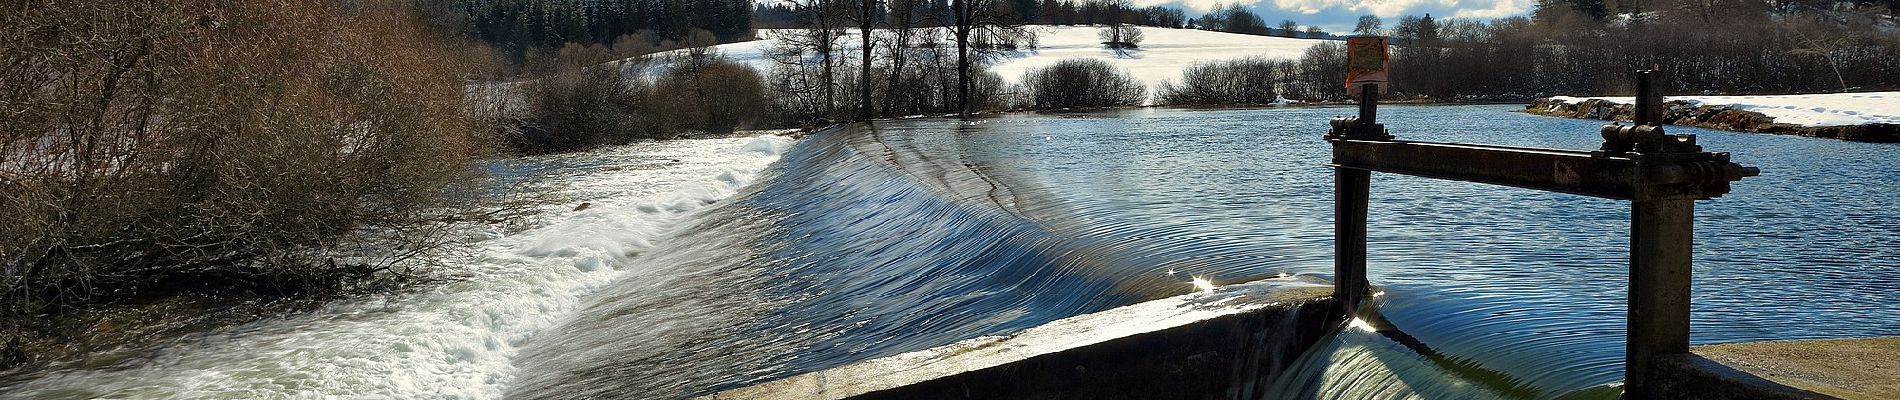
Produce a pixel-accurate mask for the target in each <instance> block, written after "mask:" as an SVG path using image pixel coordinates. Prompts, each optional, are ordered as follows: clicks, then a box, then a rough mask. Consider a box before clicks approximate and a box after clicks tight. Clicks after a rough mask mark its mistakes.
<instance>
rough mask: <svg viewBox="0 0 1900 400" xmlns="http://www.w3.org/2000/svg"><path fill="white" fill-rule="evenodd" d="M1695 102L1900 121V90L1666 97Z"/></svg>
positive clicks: (1834, 120)
mask: <svg viewBox="0 0 1900 400" xmlns="http://www.w3.org/2000/svg"><path fill="white" fill-rule="evenodd" d="M1550 99H1551V100H1552V101H1561V102H1565V103H1571V104H1578V103H1582V102H1583V101H1584V100H1589V99H1602V100H1604V101H1608V102H1612V103H1617V104H1630V103H1635V102H1636V98H1634V97H1571V96H1552V97H1551V98H1550ZM1666 99H1667V100H1682V101H1686V102H1689V103H1691V104H1695V105H1697V106H1704V105H1722V106H1727V107H1729V108H1732V109H1736V110H1742V111H1752V112H1756V113H1760V114H1761V115H1765V116H1768V117H1770V118H1774V119H1775V122H1777V123H1783V124H1790V125H1799V126H1808V127H1816V126H1852V125H1868V124H1900V92H1868V93H1825V94H1789V95H1762V96H1669V97H1666Z"/></svg>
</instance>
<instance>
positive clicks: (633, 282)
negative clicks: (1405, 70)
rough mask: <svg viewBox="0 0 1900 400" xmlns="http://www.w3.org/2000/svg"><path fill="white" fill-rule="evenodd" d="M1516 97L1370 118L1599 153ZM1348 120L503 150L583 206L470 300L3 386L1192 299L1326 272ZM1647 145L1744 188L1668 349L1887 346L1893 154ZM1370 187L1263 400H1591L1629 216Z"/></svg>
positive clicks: (241, 382) (351, 373)
mask: <svg viewBox="0 0 1900 400" xmlns="http://www.w3.org/2000/svg"><path fill="white" fill-rule="evenodd" d="M1515 109H1517V107H1514V106H1417V107H1406V106H1396V107H1387V108H1386V109H1384V110H1382V111H1381V114H1382V115H1381V117H1382V119H1383V120H1385V121H1386V122H1387V124H1388V125H1389V127H1390V128H1391V129H1392V130H1393V132H1394V133H1395V134H1397V135H1398V136H1399V137H1401V138H1406V139H1413V140H1431V141H1460V142H1482V143H1494V144H1505V145H1518V146H1534V147H1553V148H1571V149H1589V148H1594V147H1596V146H1597V144H1598V142H1599V141H1600V139H1599V138H1598V137H1597V136H1596V131H1597V129H1596V127H1597V126H1599V125H1601V122H1598V121H1583V120H1569V119H1557V118H1545V117H1536V116H1529V115H1524V114H1522V113H1516V112H1513V110H1515ZM1350 112H1352V110H1351V109H1347V108H1283V109H1257V110H1214V111H1207V110H1157V109H1145V110H1126V111H1113V112H1104V113H1090V114H1068V115H1043V114H1012V115H1004V116H997V117H994V118H990V119H986V120H982V121H975V122H964V121H954V120H942V119H915V120H896V121H879V122H876V123H875V124H874V129H872V130H869V131H866V132H863V133H859V134H849V135H847V134H821V135H816V136H813V137H809V138H806V139H804V140H802V141H800V142H798V143H797V144H795V145H791V146H790V147H789V148H786V147H785V146H786V144H785V143H783V142H782V141H780V140H777V139H769V138H758V139H723V140H712V141H696V142H674V143H664V144H654V145H650V146H647V147H637V148H625V149H618V150H614V151H608V152H601V153H593V154H587V155H576V156H569V157H564V158H554V159H537V160H529V161H525V162H521V163H517V164H512V165H507V166H503V168H501V171H503V172H504V175H507V174H508V173H512V172H511V171H516V170H529V169H551V168H552V169H558V170H560V171H563V172H561V173H560V174H558V175H557V177H559V178H560V179H555V180H553V181H552V183H550V184H553V185H556V186H559V187H562V188H565V190H568V191H571V192H573V193H576V194H578V196H577V197H581V198H584V199H590V200H588V201H592V202H594V203H596V204H598V205H600V206H598V207H597V208H596V209H590V210H586V211H578V212H569V211H566V210H550V211H549V212H547V213H545V214H544V215H543V216H542V217H540V218H542V219H543V220H544V223H543V227H541V228H537V229H532V230H529V231H526V232H524V233H521V234H499V233H498V234H494V235H493V236H495V237H493V238H491V239H488V240H486V241H483V242H480V243H479V245H480V246H482V248H483V249H486V250H485V251H486V253H485V254H488V255H486V256H483V257H479V258H477V259H473V260H470V261H469V263H470V265H471V267H470V268H469V269H470V270H471V271H475V276H476V277H475V278H472V279H467V280H465V281H462V282H461V283H457V284H452V285H449V286H445V287H443V288H441V289H437V290H431V291H428V292H426V293H419V294H411V295H403V296H396V297H395V298H391V299H386V300H380V301H362V302H347V303H342V304H338V305H335V306H332V307H330V308H329V309H326V310H321V311H318V312H313V313H308V314H306V315H297V316H289V317H285V318H282V319H279V320H271V321H263V322H260V323H257V324H252V325H251V326H247V327H244V328H242V329H238V330H235V331H233V332H219V333H211V334H207V335H205V337H203V338H201V339H198V340H196V341H195V342H193V343H186V344H181V345H178V346H172V347H169V348H167V349H165V350H162V351H159V352H157V354H155V355H153V356H151V357H147V358H143V359H140V360H134V361H130V362H127V363H125V364H124V365H123V366H120V367H117V368H110V369H95V370H77V371H56V372H52V373H48V374H43V375H42V376H38V377H35V379H32V380H27V381H24V382H20V383H16V384H15V385H13V386H12V387H9V388H7V390H8V392H7V393H6V394H5V395H0V397H5V396H6V395H18V394H24V395H25V396H22V397H98V396H103V397H157V396H194V397H277V396H289V395H302V396H310V397H325V396H352V397H354V396H385V397H495V396H508V397H518V398H603V397H606V398H616V397H617V398H679V397H690V396H694V395H701V394H707V393H711V392H714V391H718V390H722V389H729V388H734V387H739V386H743V385H747V384H751V383H756V382H760V381H765V380H770V379H774V378H780V377H785V376H789V375H793V374H797V373H802V372H809V371H814V370H818V369H823V368H827V367H831V366H837V365H841V364H844V363H849V362H853V361H858V360H864V359H868V358H874V357H881V356H888V355H895V354H899V353H903V352H908V351H915V350H920V349H925V348H929V347H932V346H937V345H943V344H948V343H952V342H956V341H959V340H964V339H969V338H974V337H979V336H985V335H996V334H1006V333H1010V332H1014V331H1018V330H1021V329H1024V328H1028V327H1032V326H1036V325H1039V324H1042V323H1044V322H1048V321H1052V320H1056V319H1061V318H1065V317H1069V316H1074V315H1078V314H1082V313H1088V312H1094V311H1100V310H1105V309H1108V308H1113V307H1116V306H1121V305H1127V304H1132V303H1135V302H1139V301H1143V300H1148V299H1156V298H1162V297H1167V296H1172V295H1177V294H1182V293H1188V292H1191V291H1193V290H1195V285H1194V284H1193V283H1192V281H1193V280H1194V279H1195V278H1201V279H1206V280H1209V281H1212V282H1214V283H1215V284H1225V283H1232V282H1241V281H1251V280H1258V279H1279V278H1281V277H1284V276H1288V275H1294V276H1300V275H1311V276H1318V277H1325V276H1326V275H1328V274H1329V273H1330V272H1331V257H1332V252H1331V245H1332V241H1331V236H1332V221H1331V215H1332V213H1331V193H1332V187H1331V182H1332V181H1331V171H1330V170H1329V169H1328V168H1327V167H1325V165H1324V164H1325V163H1326V161H1327V158H1328V148H1327V146H1326V144H1325V142H1323V141H1322V140H1320V135H1321V134H1322V133H1323V132H1324V130H1325V127H1326V120H1327V118H1328V117H1330V116H1332V115H1335V114H1347V113H1350ZM1671 131H1672V132H1673V133H1696V134H1699V135H1700V137H1699V139H1700V142H1701V143H1702V144H1703V146H1704V147H1706V148H1708V149H1711V150H1716V151H1728V152H1732V153H1734V154H1735V156H1734V158H1735V159H1736V160H1737V161H1738V162H1741V163H1743V164H1746V165H1750V166H1758V167H1761V168H1762V170H1763V174H1762V176H1760V177H1756V178H1750V179H1747V180H1744V181H1741V182H1739V183H1736V184H1735V186H1734V192H1733V193H1731V194H1729V195H1728V196H1725V197H1723V198H1720V199H1716V200H1713V201H1707V202H1701V203H1699V204H1698V209H1697V231H1696V241H1697V242H1696V263H1697V264H1696V272H1695V273H1696V275H1695V287H1694V292H1693V298H1694V301H1695V304H1694V310H1693V311H1694V320H1693V321H1692V335H1693V340H1694V341H1695V342H1696V343H1719V342H1732V341H1744V340H1761V339H1794V338H1831V337H1849V336H1866V335H1895V334H1900V308H1897V307H1895V306H1894V304H1895V302H1896V301H1900V295H1896V294H1895V291H1896V290H1900V241H1895V240H1894V238H1895V237H1896V236H1900V207H1897V206H1895V204H1896V202H1895V200H1900V173H1896V172H1895V168H1894V167H1893V165H1894V163H1893V161H1891V160H1888V159H1885V158H1884V157H1886V156H1894V155H1900V146H1896V145H1891V144H1868V143H1852V142H1844V141H1835V140H1822V139H1809V138H1798V137H1782V136H1769V135H1757V134H1735V133H1725V132H1714V131H1706V130H1699V129H1691V128H1672V130H1671ZM781 150H782V151H781ZM775 157H776V162H775V163H772V164H771V166H769V167H766V166H765V163H766V162H770V161H772V160H773V159H774V158H775ZM668 158H677V159H682V160H685V162H682V163H677V164H679V165H674V164H675V163H671V162H670V160H667V159H668ZM656 160H658V161H656ZM610 165H613V166H619V165H629V166H636V165H637V166H639V167H638V168H632V167H628V168H617V167H616V168H607V166H610ZM754 172H757V175H756V177H755V176H754V175H753V173H754ZM1372 184H1373V190H1372V209H1371V213H1370V222H1369V231H1370V233H1371V235H1370V238H1369V239H1370V245H1369V253H1370V256H1369V263H1370V274H1371V280H1372V282H1373V284H1375V285H1378V286H1380V287H1382V290H1383V291H1384V294H1383V295H1382V296H1381V297H1380V312H1381V314H1382V315H1383V317H1384V320H1383V321H1378V323H1379V324H1390V325H1391V326H1393V327H1396V328H1397V330H1396V331H1395V330H1373V329H1365V327H1364V326H1363V325H1355V327H1349V328H1348V329H1346V330H1344V331H1342V332H1340V333H1339V334H1337V335H1334V336H1332V337H1331V338H1330V339H1329V340H1327V341H1326V342H1324V343H1322V345H1321V346H1320V347H1319V348H1317V349H1315V350H1314V351H1311V352H1308V353H1307V354H1306V355H1304V356H1303V358H1302V361H1301V362H1299V363H1297V364H1296V366H1295V368H1293V370H1291V371H1289V373H1286V374H1284V375H1283V376H1282V377H1281V379H1280V380H1279V381H1278V382H1276V384H1275V385H1273V387H1271V388H1268V389H1267V390H1265V392H1266V395H1265V396H1264V397H1263V398H1347V399H1354V398H1405V397H1412V398H1473V397H1478V398H1484V397H1506V398H1552V397H1583V398H1590V397H1604V396H1608V397H1614V396H1615V389H1614V387H1612V386H1610V385H1612V384H1614V383H1615V382H1616V381H1618V380H1619V379H1620V374H1621V359H1622V344H1621V340H1622V329H1623V305H1624V299H1625V286H1626V279H1627V275H1626V270H1627V265H1626V264H1627V256H1626V254H1625V251H1626V248H1627V247H1626V246H1627V243H1628V237H1627V236H1626V234H1627V230H1628V210H1627V207H1628V205H1627V203H1624V202H1617V201H1609V200H1601V199H1592V198H1583V197H1576V196H1570V195H1560V194H1552V193H1541V192H1534V191H1528V190H1521V189H1512V188H1504V187H1493V186H1484V185H1477V184H1469V183H1460V182H1449V181H1435V180H1426V179H1420V178H1410V177H1402V176H1393V175H1383V174H1375V175H1374V178H1373V183H1372ZM681 190H687V191H690V193H687V194H681V192H680V191H681ZM733 193H736V194H734V195H732V196H731V197H730V198H727V199H726V200H723V201H719V202H717V203H712V200H715V199H719V198H726V196H727V195H728V194H733Z"/></svg>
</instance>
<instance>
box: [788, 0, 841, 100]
mask: <svg viewBox="0 0 1900 400" xmlns="http://www.w3.org/2000/svg"><path fill="white" fill-rule="evenodd" d="M782 4H786V5H790V6H791V7H792V8H793V9H795V10H798V12H799V13H801V14H803V15H804V16H805V18H807V19H806V20H805V23H806V24H807V25H806V29H804V30H803V31H800V32H797V33H787V34H782V35H780V36H779V41H780V42H782V43H785V44H786V45H788V46H789V47H790V48H795V49H801V50H810V51H812V52H813V53H815V54H816V55H817V56H818V58H819V62H820V63H821V65H820V66H819V67H820V70H821V71H822V73H820V74H819V82H818V85H817V86H818V88H817V89H818V91H819V93H821V94H822V95H823V96H824V104H823V106H822V107H821V108H822V109H821V110H813V111H815V112H817V113H821V114H826V116H830V114H831V113H832V112H833V111H834V110H836V109H837V107H838V101H837V93H836V92H837V88H838V84H837V81H836V78H837V76H838V75H837V73H836V72H835V71H833V68H834V66H836V65H837V62H836V60H835V59H834V58H835V56H836V54H835V53H836V52H837V49H838V38H839V37H841V36H844V24H843V21H842V20H843V18H842V16H843V15H844V13H845V12H846V10H845V4H844V0H786V1H785V2H784V3H782ZM780 62H781V64H784V63H786V62H796V63H801V64H802V63H804V61H803V60H802V57H785V58H781V59H780Z"/></svg>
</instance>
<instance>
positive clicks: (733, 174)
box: [0, 136, 792, 399]
mask: <svg viewBox="0 0 1900 400" xmlns="http://www.w3.org/2000/svg"><path fill="white" fill-rule="evenodd" d="M791 143H792V141H791V139H788V138H783V137H775V136H760V137H741V138H725V139H706V140H682V141H671V142H659V143H644V144H638V145H631V146H621V147H614V148H609V149H605V150H601V151H595V152H590V153H586V154H576V155H564V156H553V157H535V158H526V159H520V160H512V161H509V162H504V163H497V164H494V165H490V166H489V168H490V169H491V171H493V172H494V175H495V177H496V179H497V183H496V184H497V186H500V187H505V188H513V189H519V190H536V191H547V192H548V193H552V194H554V195H556V196H558V197H560V198H564V199H570V200H571V201H570V202H568V203H566V204H561V205H555V206H552V207H547V208H545V209H542V210H539V212H538V213H536V214H534V215H531V216H529V217H527V218H528V220H527V221H523V223H524V224H526V225H527V228H526V229H520V230H510V229H503V228H502V227H498V226H485V227H482V228H481V229H477V230H473V231H470V232H467V234H468V235H469V237H468V240H470V241H471V244H470V246H471V249H470V250H471V251H469V252H468V253H467V254H466V255H464V256H462V257H461V258H458V259H452V260H447V261H446V262H445V264H446V265H444V266H442V267H440V268H432V269H428V270H424V271H422V272H423V273H426V274H434V275H439V276H434V278H439V279H446V280H448V281H449V283H447V284H444V285H440V286H435V287H430V288H427V289H426V290H421V291H416V292H404V293H396V294H392V295H388V296H378V297H374V298H366V299H358V300H352V301H343V302H338V303H334V304H329V305H327V306H325V307H323V308H321V309H319V310H314V311H310V312H305V313H300V314H296V315H290V316H285V317H281V318H275V319H268V320H263V321H258V322H255V323H251V324H247V325H243V326H239V327H235V328H232V329H228V330H225V331H218V332H207V333H203V334H199V335H194V336H192V337H188V338H185V339H183V340H180V341H178V342H175V343H169V344H167V345H166V346H164V347H161V348H159V349H157V350H155V351H151V352H150V354H147V355H145V356H143V357H137V358H134V359H129V360H125V361H122V362H119V363H117V364H115V365H111V366H107V367H103V368H90V369H72V370H55V371H50V372H46V373H40V374H36V375H35V376H30V377H24V378H25V380H23V381H18V382H12V383H11V384H7V383H4V382H0V398H32V399H61V398H72V399H86V398H229V399H258V398H494V397H499V396H500V395H501V393H502V391H503V389H504V388H505V387H506V386H507V385H508V384H509V383H510V382H512V381H513V380H514V377H515V376H516V374H517V373H518V371H517V368H516V367H515V366H514V365H513V363H512V360H513V359H514V356H515V354H516V353H517V352H518V348H519V347H520V346H522V345H523V344H525V343H527V342H529V341H530V338H532V337H534V336H535V335H536V334H538V333H539V332H542V331H545V330H547V329H548V328H549V327H551V326H553V324H554V323H555V322H556V321H558V320H559V319H560V318H561V317H562V316H564V315H566V314H569V313H571V312H572V311H573V310H574V309H575V308H576V307H577V305H578V304H580V303H582V302H583V299H584V298H585V297H587V296H588V295H589V294H591V293H594V292H595V291H597V290H598V289H599V288H601V287H603V286H606V285H608V284H609V283H610V282H614V281H615V280H618V279H622V277H624V276H627V275H629V274H633V273H635V272H636V271H637V270H638V268H639V265H640V263H639V261H638V260H640V259H642V257H643V254H645V253H648V252H650V251H652V250H653V249H654V247H655V244H654V243H656V242H661V241H664V239H665V238H666V237H668V236H670V235H672V234H674V233H675V232H676V227H677V226H678V225H679V224H680V222H681V221H684V220H687V219H688V218H689V217H690V216H691V215H694V214H695V213H698V212H700V211H701V210H704V209H707V208H710V207H715V206H716V205H717V204H718V203H717V202H718V201H719V200H721V199H724V198H727V197H730V196H732V195H733V194H735V193H737V192H738V191H739V189H741V188H743V187H745V186H746V185H748V184H749V183H751V182H752V181H753V180H754V178H755V177H756V176H757V174H758V172H759V171H761V170H763V169H764V168H765V167H766V165H768V164H770V163H771V162H772V161H774V160H776V159H777V158H778V155H779V152H780V151H782V150H785V149H786V148H787V147H789V146H790V145H791ZM581 202H588V203H590V206H589V207H587V208H585V209H583V210H574V208H576V205H577V204H578V203H581Z"/></svg>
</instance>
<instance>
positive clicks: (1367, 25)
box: [1352, 14, 1385, 35]
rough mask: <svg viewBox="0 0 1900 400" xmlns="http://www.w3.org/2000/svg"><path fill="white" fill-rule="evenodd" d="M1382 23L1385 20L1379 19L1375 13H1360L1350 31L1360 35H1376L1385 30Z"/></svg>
mask: <svg viewBox="0 0 1900 400" xmlns="http://www.w3.org/2000/svg"><path fill="white" fill-rule="evenodd" d="M1384 25H1385V22H1384V21H1380V20H1379V17H1378V16H1376V15H1371V14H1367V15H1361V16H1359V23H1358V24H1357V25H1354V26H1353V28H1352V31H1353V33H1357V34H1361V35H1377V34H1379V33H1380V32H1384V31H1385V29H1384V27H1383V26H1384Z"/></svg>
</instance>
